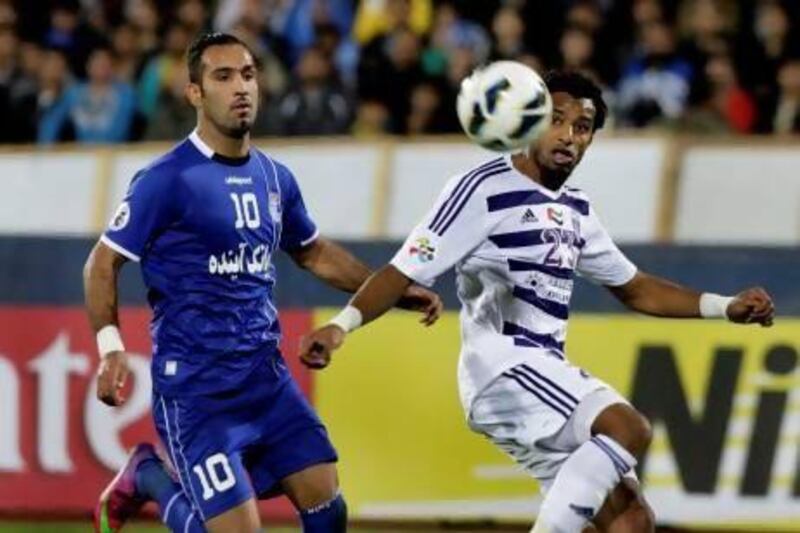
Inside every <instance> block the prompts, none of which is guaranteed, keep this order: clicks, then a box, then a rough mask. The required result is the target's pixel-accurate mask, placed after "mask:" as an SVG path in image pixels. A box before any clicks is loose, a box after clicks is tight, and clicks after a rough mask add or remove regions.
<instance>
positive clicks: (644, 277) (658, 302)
mask: <svg viewBox="0 0 800 533" xmlns="http://www.w3.org/2000/svg"><path fill="white" fill-rule="evenodd" d="M608 289H609V290H610V291H611V293H612V294H614V296H616V298H617V299H618V300H620V301H621V302H622V303H623V304H625V306H627V307H628V308H629V309H631V310H633V311H638V312H640V313H644V314H647V315H653V316H659V317H666V318H700V317H702V316H707V315H708V313H704V312H703V306H704V304H702V303H701V302H702V299H703V298H704V297H703V295H702V294H701V293H699V292H697V291H694V290H692V289H688V288H686V287H682V286H680V285H678V284H676V283H673V282H671V281H669V280H666V279H663V278H659V277H658V276H653V275H651V274H647V273H644V272H638V273H637V274H636V275H635V276H634V277H633V279H631V280H630V281H629V282H628V283H626V284H625V285H621V286H619V287H609V288H608ZM705 298H707V299H709V298H710V299H712V303H713V299H715V298H716V297H715V296H714V295H711V296H706V297H705ZM723 306H724V309H723V310H722V311H723V312H722V313H720V314H721V315H723V314H724V317H726V318H728V320H730V321H731V322H735V323H738V324H760V325H762V326H765V327H769V326H771V325H772V322H773V319H774V316H775V306H774V304H773V302H772V298H771V297H770V295H769V294H768V293H767V291H765V290H764V289H762V288H761V287H754V288H750V289H745V290H743V291H742V292H740V293H739V294H737V295H736V296H735V297H733V298H732V299H730V300H729V301H723ZM720 317H721V318H722V316H720Z"/></svg>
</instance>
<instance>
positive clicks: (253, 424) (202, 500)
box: [153, 354, 337, 521]
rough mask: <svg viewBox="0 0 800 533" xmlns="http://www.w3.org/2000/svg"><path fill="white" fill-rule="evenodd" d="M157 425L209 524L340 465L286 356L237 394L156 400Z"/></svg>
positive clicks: (262, 368)
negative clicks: (290, 480) (292, 480)
mask: <svg viewBox="0 0 800 533" xmlns="http://www.w3.org/2000/svg"><path fill="white" fill-rule="evenodd" d="M153 418H154V419H155V425H156V429H157V430H158V433H159V435H160V437H161V440H162V442H163V443H164V445H165V447H166V449H167V453H169V456H170V459H171V461H172V464H173V465H174V466H175V469H176V471H177V472H178V475H179V477H180V482H181V485H182V486H183V489H184V492H186V494H187V496H188V497H189V499H190V500H191V501H192V503H193V504H194V507H195V508H196V509H197V510H198V511H199V513H200V515H201V517H202V518H203V520H204V521H205V520H208V519H210V518H212V517H214V516H217V515H219V514H221V513H223V512H225V511H227V510H229V509H232V508H234V507H236V506H237V505H239V504H241V503H243V502H245V501H247V500H249V499H250V498H253V497H258V496H269V495H276V494H279V493H280V487H279V485H278V483H279V482H280V481H281V480H282V479H284V478H285V477H287V476H289V475H291V474H293V473H295V472H299V471H301V470H304V469H306V468H308V467H310V466H312V465H315V464H320V463H332V462H336V460H337V456H336V450H334V448H333V446H332V445H331V443H330V440H329V439H328V434H327V431H326V430H325V426H323V425H322V422H321V421H320V419H319V418H318V417H317V415H316V413H314V411H313V410H312V408H311V406H310V405H309V403H308V401H307V400H306V398H305V396H303V394H302V392H300V389H299V388H298V386H297V384H296V383H295V381H294V379H292V378H291V376H290V375H289V373H288V370H287V369H286V366H285V364H284V363H283V360H282V359H281V357H280V355H279V354H275V356H274V357H270V358H268V359H267V360H266V361H265V363H264V365H261V366H260V367H259V368H258V369H257V370H255V371H254V372H253V374H252V375H251V376H249V377H248V379H247V381H246V382H245V383H242V384H241V386H239V387H238V388H237V389H236V390H233V391H230V392H225V393H220V394H214V395H208V396H192V397H187V398H173V397H165V396H161V395H159V394H154V395H153Z"/></svg>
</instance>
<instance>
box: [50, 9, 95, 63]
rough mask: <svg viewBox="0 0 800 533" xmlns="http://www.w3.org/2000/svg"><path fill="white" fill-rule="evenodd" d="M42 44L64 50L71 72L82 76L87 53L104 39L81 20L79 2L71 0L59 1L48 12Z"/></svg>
mask: <svg viewBox="0 0 800 533" xmlns="http://www.w3.org/2000/svg"><path fill="white" fill-rule="evenodd" d="M44 44H45V46H47V47H49V48H60V49H61V50H64V53H66V54H67V58H68V60H69V64H70V69H71V70H72V72H74V73H75V74H76V75H78V77H83V76H84V75H85V74H86V70H85V68H86V65H87V59H88V57H89V54H91V52H92V50H94V49H95V48H97V47H99V46H102V45H104V44H105V39H104V38H103V37H102V35H100V34H98V33H97V32H96V31H94V30H93V29H92V28H91V27H89V26H88V25H87V24H85V23H82V22H81V11H80V4H79V3H78V1H77V0H72V1H63V2H59V3H58V4H56V6H55V7H54V8H53V10H52V11H51V12H50V28H49V29H48V30H47V34H46V35H45V41H44Z"/></svg>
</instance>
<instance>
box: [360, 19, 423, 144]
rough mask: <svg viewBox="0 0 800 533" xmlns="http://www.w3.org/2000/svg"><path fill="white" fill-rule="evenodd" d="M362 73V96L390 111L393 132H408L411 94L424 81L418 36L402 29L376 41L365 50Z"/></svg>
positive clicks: (361, 63)
mask: <svg viewBox="0 0 800 533" xmlns="http://www.w3.org/2000/svg"><path fill="white" fill-rule="evenodd" d="M358 72H359V76H358V80H359V87H358V88H359V96H360V97H361V98H364V99H367V100H375V101H378V102H382V103H383V104H384V105H385V106H386V108H387V109H388V110H389V115H390V124H391V126H390V127H391V131H392V132H393V133H404V132H405V130H406V119H407V117H408V111H409V106H410V99H411V91H412V90H413V89H414V86H415V85H416V84H417V83H419V82H420V81H421V80H422V79H423V78H424V74H423V71H422V68H421V66H420V42H419V38H418V37H417V35H416V34H415V33H414V32H412V31H411V30H409V29H404V28H400V29H397V30H395V31H394V32H393V33H392V34H390V35H388V36H386V37H380V38H378V39H375V40H374V41H373V42H372V43H371V44H370V45H369V46H368V47H367V48H365V49H364V52H363V54H362V56H361V62H360V64H359V69H358Z"/></svg>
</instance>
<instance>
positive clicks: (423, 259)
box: [408, 237, 436, 263]
mask: <svg viewBox="0 0 800 533" xmlns="http://www.w3.org/2000/svg"><path fill="white" fill-rule="evenodd" d="M408 253H410V254H411V256H412V257H416V258H417V261H419V262H420V263H427V262H429V261H433V259H434V257H436V248H435V247H434V246H433V245H432V244H431V241H430V239H428V238H427V237H420V238H418V239H417V240H416V243H415V244H414V245H412V246H411V249H410V250H409V251H408Z"/></svg>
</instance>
